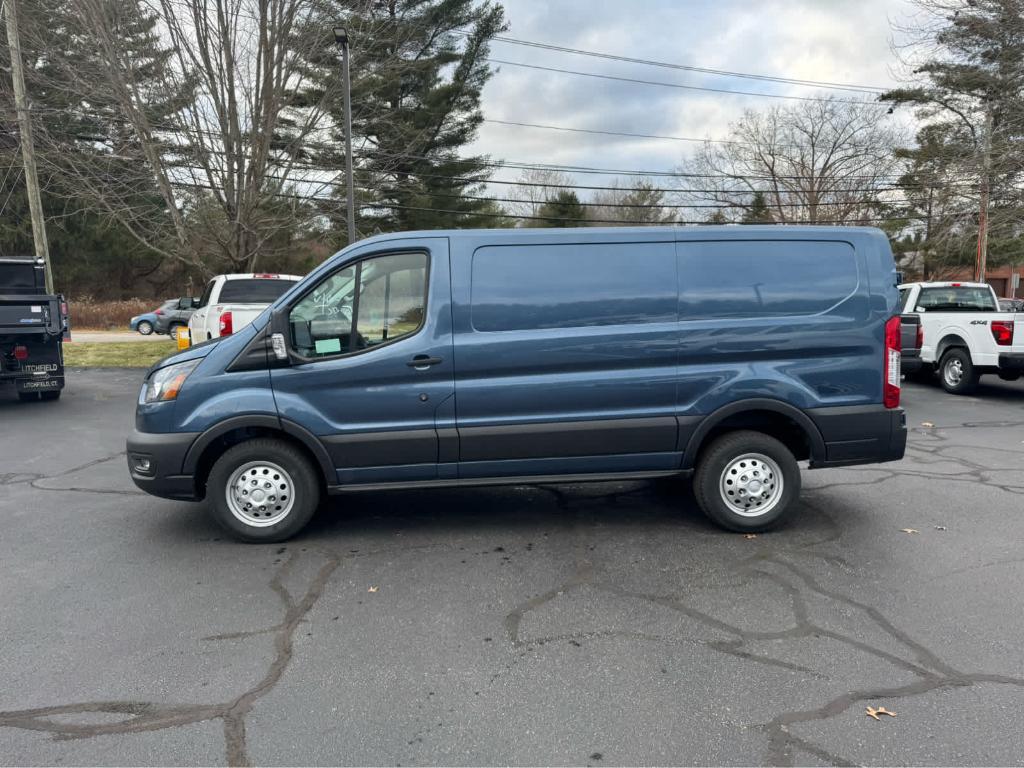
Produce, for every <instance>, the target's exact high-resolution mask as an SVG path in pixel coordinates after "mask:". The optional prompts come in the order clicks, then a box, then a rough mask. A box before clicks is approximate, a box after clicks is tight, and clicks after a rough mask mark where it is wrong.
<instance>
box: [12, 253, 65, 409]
mask: <svg viewBox="0 0 1024 768" xmlns="http://www.w3.org/2000/svg"><path fill="white" fill-rule="evenodd" d="M66 338H69V327H68V305H67V302H65V301H64V297H63V296H61V295H60V294H47V292H46V271H45V267H44V266H43V262H42V260H38V259H32V258H8V257H0V384H3V383H13V384H14V386H15V388H16V389H17V391H18V397H19V398H21V399H22V400H40V399H42V400H56V399H57V398H59V397H60V392H61V390H62V389H63V388H64V351H63V349H62V346H61V345H62V343H63V341H64V340H65V339H66Z"/></svg>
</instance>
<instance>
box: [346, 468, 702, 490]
mask: <svg viewBox="0 0 1024 768" xmlns="http://www.w3.org/2000/svg"><path fill="white" fill-rule="evenodd" d="M692 474H693V471H692V470H686V469H682V470H680V469H672V470H663V469H659V470H654V471H646V472H609V473H607V474H600V475H599V474H590V473H586V474H578V475H520V476H516V477H462V478H454V479H450V480H403V481H400V482H395V483H356V484H354V485H329V486H327V492H328V493H329V494H331V495H332V496H334V495H338V494H342V493H358V492H361V491H405V490H409V489H421V488H472V487H481V486H491V485H563V484H569V483H611V482H616V481H618V480H650V479H653V478H657V477H673V476H678V477H689V476H690V475H692Z"/></svg>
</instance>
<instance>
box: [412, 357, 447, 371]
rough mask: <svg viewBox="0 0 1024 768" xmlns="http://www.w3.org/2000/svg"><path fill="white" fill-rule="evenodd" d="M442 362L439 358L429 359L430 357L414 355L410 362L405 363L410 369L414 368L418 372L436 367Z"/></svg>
mask: <svg viewBox="0 0 1024 768" xmlns="http://www.w3.org/2000/svg"><path fill="white" fill-rule="evenodd" d="M443 362H444V361H443V360H442V359H441V358H440V357H431V356H430V355H416V357H414V358H413V359H412V360H410V361H409V362H407V363H406V365H408V366H409V367H410V368H415V369H416V370H418V371H425V370H427V368H429V367H430V366H432V365H438V364H439V363H443Z"/></svg>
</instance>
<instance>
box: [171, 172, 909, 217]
mask: <svg viewBox="0 0 1024 768" xmlns="http://www.w3.org/2000/svg"><path fill="white" fill-rule="evenodd" d="M172 184H173V185H174V186H178V187H189V188H194V189H215V187H212V186H210V185H207V184H197V183H192V184H189V183H185V182H172ZM272 196H273V197H282V198H291V199H299V200H306V199H308V198H305V197H303V196H302V195H295V194H291V193H286V192H279V193H273V194H272ZM357 207H359V208H370V209H372V210H407V211H422V212H425V213H447V214H454V215H456V216H477V217H483V218H491V219H514V220H520V219H522V220H533V221H550V220H552V219H553V218H554V219H557V220H559V221H566V222H573V223H585V224H617V225H622V224H629V223H631V222H624V221H623V220H622V219H585V218H584V219H580V218H563V217H551V216H534V215H518V214H514V213H491V212H488V211H460V210H457V209H454V208H432V207H429V206H417V205H405V204H401V203H367V202H362V203H358V204H357ZM908 218H911V217H907V216H877V217H861V218H859V219H857V220H856V221H854V222H850V221H847V220H845V219H823V220H818V221H813V222H787V223H790V224H799V223H803V224H806V225H809V226H818V225H829V224H846V225H849V226H861V225H863V224H865V223H868V222H872V223H883V222H889V221H894V222H904V221H907V219H908ZM913 218H914V219H922V218H925V217H921V216H915V217H913ZM707 223H708V222H706V221H698V220H694V221H676V222H673V223H672V224H674V225H695V224H707ZM635 224H636V226H671V225H666V224H664V223H659V222H635Z"/></svg>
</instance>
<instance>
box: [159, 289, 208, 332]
mask: <svg viewBox="0 0 1024 768" xmlns="http://www.w3.org/2000/svg"><path fill="white" fill-rule="evenodd" d="M198 306H199V299H198V298H196V297H194V296H182V297H181V298H180V299H172V300H171V301H166V302H164V304H163V306H161V307H160V309H158V310H157V311H156V313H155V314H156V325H155V326H154V328H153V330H154V331H155V332H156V333H166V334H170V335H171V336H173V335H174V332H175V331H176V330H177V329H178V328H185V327H187V326H188V321H189V318H190V317H192V313H193V312H195V311H196V308H197V307H198Z"/></svg>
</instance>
